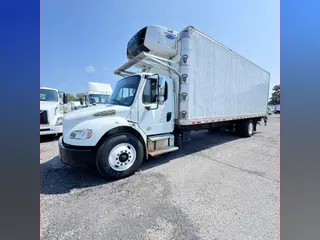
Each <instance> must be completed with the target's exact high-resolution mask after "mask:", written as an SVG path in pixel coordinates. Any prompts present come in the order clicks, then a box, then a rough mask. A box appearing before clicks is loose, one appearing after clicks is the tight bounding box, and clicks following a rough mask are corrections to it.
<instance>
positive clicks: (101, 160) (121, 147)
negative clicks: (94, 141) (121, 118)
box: [96, 133, 144, 180]
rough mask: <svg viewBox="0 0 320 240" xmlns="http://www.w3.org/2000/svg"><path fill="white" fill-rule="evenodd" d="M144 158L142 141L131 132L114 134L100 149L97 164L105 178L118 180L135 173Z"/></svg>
mask: <svg viewBox="0 0 320 240" xmlns="http://www.w3.org/2000/svg"><path fill="white" fill-rule="evenodd" d="M143 159H144V149H143V145H142V143H141V141H140V140H139V139H138V138H137V137H135V136H134V135H132V134H130V133H121V134H117V135H113V136H110V137H108V138H107V139H105V140H104V142H103V143H102V144H101V146H100V147H99V149H98V152H97V156H96V165H97V168H98V171H99V172H100V174H101V175H102V177H103V178H105V179H107V180H117V179H121V178H125V177H128V176H130V175H132V174H134V173H135V172H136V171H137V170H138V169H139V168H140V166H141V164H142V161H143Z"/></svg>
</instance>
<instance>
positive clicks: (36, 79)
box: [0, 1, 40, 239]
mask: <svg viewBox="0 0 320 240" xmlns="http://www.w3.org/2000/svg"><path fill="white" fill-rule="evenodd" d="M0 9H1V10H0V20H1V25H2V28H1V31H2V34H1V38H0V39H1V45H0V49H1V54H0V56H1V86H4V88H2V89H1V93H2V94H1V99H2V101H1V106H2V109H1V118H0V119H1V125H0V126H2V138H1V139H2V141H1V157H0V159H1V174H0V176H1V180H0V182H1V198H0V199H1V214H0V215H1V217H0V219H1V231H0V232H1V233H0V239H39V236H40V232H39V226H40V219H39V216H40V209H39V203H40V176H39V145H38V144H39V126H38V125H39V118H38V114H39V99H38V98H39V96H38V95H39V84H40V57H39V56H40V48H39V46H40V24H39V23H40V6H39V1H3V2H1V8H0Z"/></svg>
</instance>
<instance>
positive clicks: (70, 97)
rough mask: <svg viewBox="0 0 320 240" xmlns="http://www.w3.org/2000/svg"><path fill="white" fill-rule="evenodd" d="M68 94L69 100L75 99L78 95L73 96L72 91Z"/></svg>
mask: <svg viewBox="0 0 320 240" xmlns="http://www.w3.org/2000/svg"><path fill="white" fill-rule="evenodd" d="M66 96H67V98H68V101H75V100H76V97H75V96H73V95H72V94H71V93H66Z"/></svg>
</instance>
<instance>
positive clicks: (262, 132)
mask: <svg viewBox="0 0 320 240" xmlns="http://www.w3.org/2000/svg"><path fill="white" fill-rule="evenodd" d="M279 120H280V119H279V116H273V117H270V118H269V122H268V126H266V127H265V126H263V124H262V125H261V126H258V132H257V133H256V134H255V135H254V136H253V137H251V138H247V139H241V138H237V137H236V136H233V135H231V134H227V133H225V134H217V133H208V132H207V131H199V132H195V133H194V134H193V135H192V138H193V140H192V141H191V142H189V143H188V144H186V145H185V146H184V147H183V148H182V149H180V150H179V151H176V152H173V153H169V154H166V155H163V156H160V157H157V158H153V159H150V160H148V161H146V162H145V163H143V165H142V169H141V171H140V172H137V173H136V174H135V175H133V176H131V177H129V178H126V179H122V180H119V181H116V182H105V181H103V180H102V179H101V178H100V176H99V174H98V173H97V171H94V170H88V169H75V168H71V167H68V166H65V165H63V164H62V163H61V162H60V159H59V157H58V143H57V139H52V138H46V139H43V140H42V142H41V143H40V152H41V159H40V165H41V179H42V187H41V236H42V239H103V240H106V239H111V240H115V239H139V240H140V239H157V240H162V239H174V240H176V239H208V240H218V239H219V240H221V239H237V240H238V239H245V240H249V239H254V240H258V239H263V240H268V239H278V232H279V228H278V227H279V211H278V209H279V187H280V179H279V171H280V169H279V144H280V143H279V134H280V129H279V128H280V127H279V125H280V124H279V123H280V121H279Z"/></svg>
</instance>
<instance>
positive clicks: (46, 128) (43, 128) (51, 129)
mask: <svg viewBox="0 0 320 240" xmlns="http://www.w3.org/2000/svg"><path fill="white" fill-rule="evenodd" d="M62 132H63V127H62V125H59V126H52V125H40V135H50V134H61V133H62Z"/></svg>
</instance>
